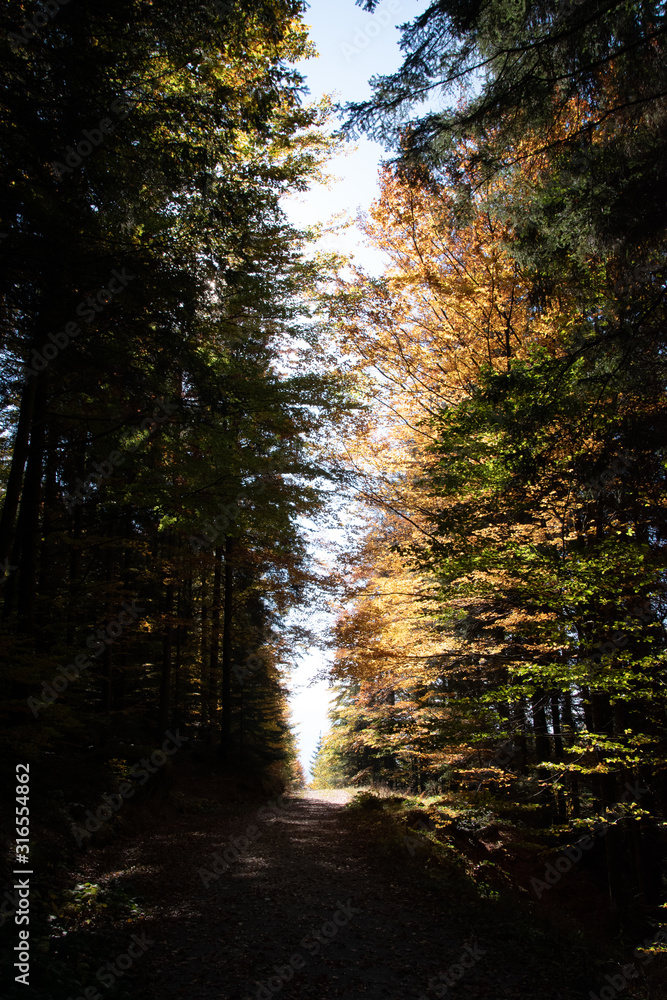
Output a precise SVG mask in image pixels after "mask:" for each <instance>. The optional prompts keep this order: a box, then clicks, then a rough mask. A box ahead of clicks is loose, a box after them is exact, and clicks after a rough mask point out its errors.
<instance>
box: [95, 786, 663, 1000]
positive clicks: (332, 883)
mask: <svg viewBox="0 0 667 1000" xmlns="http://www.w3.org/2000/svg"><path fill="white" fill-rule="evenodd" d="M349 797H350V796H349V793H347V792H344V791H336V792H314V791H308V792H302V793H296V794H294V795H289V796H283V797H281V798H278V799H277V800H276V799H275V798H273V799H272V800H269V797H268V795H267V797H266V800H265V802H264V804H263V805H262V804H260V803H254V804H253V805H252V806H249V805H248V804H247V803H245V804H242V805H241V807H240V808H238V809H237V810H236V811H235V813H234V815H233V816H232V817H231V818H230V817H229V816H225V817H221V816H220V815H218V814H216V813H213V812H208V813H207V812H206V811H205V810H202V811H201V812H190V811H187V812H185V813H184V814H178V815H174V816H173V817H172V818H171V819H169V821H168V822H164V823H161V824H160V825H156V826H155V828H154V829H152V830H150V831H148V832H146V834H145V835H143V836H141V837H136V836H135V837H132V838H118V839H115V840H114V841H113V842H111V843H109V844H107V845H106V846H102V847H100V848H96V849H94V850H92V851H90V852H89V853H88V854H87V855H86V862H85V873H84V874H85V877H86V878H88V879H90V880H91V881H92V880H96V881H97V882H98V883H104V881H105V880H107V881H108V880H109V879H110V878H113V879H114V880H115V882H116V884H117V885H121V886H123V885H125V886H127V887H128V889H129V891H131V892H132V893H133V894H134V896H135V898H137V899H138V900H140V906H141V916H140V918H139V919H138V920H135V921H134V922H133V923H128V924H127V926H126V927H119V928H118V927H117V928H116V932H117V936H116V935H115V936H114V938H115V939H113V940H112V939H108V947H109V948H110V949H111V951H112V953H114V954H115V950H114V949H118V953H119V954H121V953H123V952H125V951H126V950H127V949H126V945H127V946H128V947H129V945H130V944H132V934H134V936H135V937H134V941H135V944H134V954H135V955H136V957H135V958H133V959H132V962H131V968H129V969H128V972H127V974H125V973H120V972H119V968H118V964H119V963H112V965H111V966H110V968H115V970H116V972H118V973H119V976H120V977H122V979H121V978H119V979H117V980H115V981H114V982H113V988H112V989H111V993H107V992H106V989H102V990H101V995H102V996H103V997H105V998H106V997H110V996H111V995H112V994H113V992H114V990H117V989H118V988H119V987H122V990H123V991H125V990H129V994H130V995H131V996H136V997H137V998H138V997H142V998H146V1000H176V998H178V1000H181V998H188V1000H267V998H269V997H274V996H277V997H278V998H279V1000H296V998H297V997H298V998H300V1000H357V998H365V1000H434V998H436V997H443V996H448V997H455V998H461V1000H473V998H475V1000H506V998H507V1000H509V998H511V1000H514V998H517V1000H518V998H521V1000H591V995H592V996H593V997H598V996H599V995H600V991H603V992H602V1000H611V998H612V996H616V995H619V994H622V995H623V996H624V997H625V998H628V1000H629V998H631V997H637V998H639V997H641V998H653V997H655V998H656V1000H658V998H660V997H663V998H664V996H665V994H664V993H663V992H662V989H664V987H663V988H662V989H660V990H658V991H655V988H654V987H651V985H650V983H649V981H648V980H647V979H646V978H645V976H644V975H643V973H642V974H641V977H636V978H635V977H634V976H633V977H632V982H631V981H630V980H629V979H626V977H625V975H624V974H623V973H622V972H621V971H620V966H619V965H618V964H617V965H615V966H612V965H609V964H607V965H603V964H602V963H599V962H598V960H597V959H595V958H593V957H591V955H587V953H586V947H585V945H582V942H581V938H580V935H579V936H575V937H568V931H567V929H564V928H562V927H560V926H559V925H558V924H553V925H551V926H550V927H549V928H547V929H546V930H545V928H544V926H542V927H540V926H538V924H539V922H538V921H534V920H532V919H531V918H530V914H529V912H528V911H526V912H523V910H524V909H525V908H524V906H523V904H522V903H521V902H520V901H517V900H516V899H514V901H513V900H512V899H511V898H510V899H506V898H505V899H503V898H501V899H499V898H497V895H496V894H493V893H491V894H489V895H488V896H487V897H486V898H484V897H483V896H480V895H479V894H478V893H477V894H475V893H471V892H470V891H469V888H466V887H465V886H464V884H463V883H462V882H460V881H457V880H456V879H455V878H451V877H450V875H447V874H444V875H443V873H442V872H430V871H429V869H428V866H425V865H424V863H423V861H420V860H419V858H415V857H411V853H410V852H409V851H408V850H406V849H405V845H404V844H402V843H401V842H400V840H398V841H397V842H396V843H393V844H389V843H388V842H387V841H386V839H385V840H383V839H382V836H380V839H379V840H378V839H377V836H376V834H373V835H372V836H371V835H370V834H369V827H368V825H367V824H365V823H364V822H359V821H358V818H357V819H355V814H354V811H351V810H349V809H346V808H344V806H345V803H346V801H347V800H348V798H349ZM216 856H217V858H216ZM216 865H217V868H218V871H217V872H216V871H215V868H216ZM125 938H127V942H125V940H124V939H125ZM126 963H127V959H126V960H125V962H123V963H120V964H126ZM626 971H627V968H626ZM605 976H611V977H612V979H606V978H605ZM614 976H615V977H616V978H615V979H614V978H613V977H614ZM98 978H99V976H98ZM110 978H111V979H112V980H113V979H114V975H113V973H110ZM610 983H613V984H614V985H610ZM104 985H105V987H107V986H111V984H110V983H108V982H107V983H104ZM605 990H606V992H604V991H605ZM125 995H127V994H125Z"/></svg>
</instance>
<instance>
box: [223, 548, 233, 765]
mask: <svg viewBox="0 0 667 1000" xmlns="http://www.w3.org/2000/svg"><path fill="white" fill-rule="evenodd" d="M233 549H234V539H233V538H232V537H231V536H230V535H228V536H227V539H226V541H225V608H224V618H223V624H222V725H221V728H220V740H221V742H220V755H221V757H222V759H223V761H227V760H229V755H230V738H231V726H232V620H233V610H232V601H233V598H234V572H233V567H232V561H231V556H232V552H233Z"/></svg>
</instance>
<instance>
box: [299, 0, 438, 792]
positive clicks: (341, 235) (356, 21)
mask: <svg viewBox="0 0 667 1000" xmlns="http://www.w3.org/2000/svg"><path fill="white" fill-rule="evenodd" d="M426 6H427V3H426V2H425V0H383V2H382V3H380V4H379V5H378V7H377V9H376V11H375V13H374V14H369V13H367V12H366V11H363V10H362V9H361V8H360V7H357V6H355V4H354V0H312V2H311V4H310V8H309V10H308V11H307V12H306V15H305V18H304V20H305V22H306V24H308V25H310V37H311V40H312V41H313V42H314V43H315V46H316V48H317V51H318V52H319V58H316V59H307V60H304V61H303V62H302V63H300V64H299V66H298V68H299V69H300V70H301V72H302V73H303V75H304V76H305V78H306V83H307V85H308V87H309V88H310V98H311V99H313V100H319V99H320V98H321V97H322V96H323V95H325V94H326V95H329V96H331V97H332V98H333V100H334V101H340V102H341V103H343V102H345V101H361V100H364V99H366V98H368V97H370V95H371V87H370V85H369V83H368V81H369V79H370V77H371V76H373V75H375V74H387V73H392V72H394V71H395V70H396V69H398V68H399V66H400V65H401V62H402V54H401V51H400V49H399V46H398V41H399V38H400V32H399V31H398V30H397V25H400V24H402V23H404V22H406V21H410V20H412V19H413V18H414V17H416V16H417V15H418V14H419V13H421V11H422V10H424V9H425V8H426ZM387 155H388V154H387V152H386V151H385V150H384V149H383V147H382V146H380V145H379V144H378V143H375V142H371V141H370V140H368V139H365V138H361V139H358V140H357V141H356V142H354V143H350V146H349V148H348V150H347V151H345V152H344V153H343V154H342V155H339V156H337V157H334V158H333V159H332V160H331V161H330V162H329V164H328V165H327V173H329V174H333V175H334V176H335V177H337V178H338V180H336V181H333V182H331V183H330V184H329V185H328V186H327V185H322V184H317V185H314V186H313V187H312V189H311V190H310V191H308V192H306V193H300V192H296V193H295V194H292V195H290V196H288V197H285V198H284V199H283V202H282V204H283V207H284V209H285V211H286V212H287V214H288V217H289V220H290V222H292V224H293V225H295V226H298V227H303V226H308V225H313V224H315V223H319V224H323V225H325V224H328V223H330V221H331V220H332V218H333V217H334V216H336V217H338V218H339V219H346V220H348V221H349V222H351V223H352V225H350V227H349V228H347V229H345V230H344V231H342V232H338V233H334V234H331V235H328V236H325V237H324V238H323V240H322V243H321V248H322V249H326V250H335V251H338V252H340V253H343V254H347V255H353V257H354V263H355V264H357V265H360V266H361V267H363V268H365V270H367V271H368V272H369V273H371V274H373V275H379V274H381V273H382V271H383V269H384V266H385V258H384V255H383V254H382V253H381V252H380V251H379V250H376V249H373V248H371V247H368V246H365V245H364V242H363V241H364V237H363V234H362V233H361V231H360V230H359V229H358V228H357V227H356V225H354V219H355V218H356V215H357V213H358V211H360V210H361V211H367V210H368V209H369V208H370V205H371V202H372V201H373V200H374V199H376V198H377V197H378V195H379V187H378V167H379V164H380V161H381V160H382V159H383V158H385V157H387ZM337 534H338V535H339V539H340V541H341V542H342V541H343V539H344V536H345V531H344V529H342V528H341V529H340V530H339V531H338V532H337ZM315 554H316V556H322V554H323V553H322V552H319V551H317V550H316V552H315ZM333 621H334V616H333V615H331V616H329V615H322V613H321V612H319V611H318V612H315V613H314V614H313V619H312V620H311V626H312V627H314V628H315V627H316V628H317V630H318V631H319V632H320V633H322V632H325V631H329V629H330V628H331V626H332V624H333ZM329 655H330V654H327V653H324V652H322V651H321V650H318V649H314V650H312V651H309V652H308V653H306V654H304V655H303V656H302V657H301V658H300V660H299V663H298V664H297V665H296V666H295V667H294V669H293V671H292V673H291V675H290V678H289V682H288V683H289V688H290V692H291V693H290V698H289V701H290V708H291V714H292V722H293V724H294V725H295V729H296V734H297V738H298V742H299V759H300V761H301V764H302V766H303V769H304V772H305V774H306V779H307V780H309V779H310V764H311V761H312V757H313V754H314V752H315V747H316V746H317V741H318V739H319V737H320V734H321V735H324V734H325V733H326V732H327V731H328V730H329V719H328V711H329V704H330V701H331V698H332V692H331V690H330V689H329V688H328V685H327V682H326V681H315V682H313V678H315V677H316V675H317V674H318V672H319V671H321V670H322V669H323V667H324V666H325V665H326V663H327V661H328V657H329Z"/></svg>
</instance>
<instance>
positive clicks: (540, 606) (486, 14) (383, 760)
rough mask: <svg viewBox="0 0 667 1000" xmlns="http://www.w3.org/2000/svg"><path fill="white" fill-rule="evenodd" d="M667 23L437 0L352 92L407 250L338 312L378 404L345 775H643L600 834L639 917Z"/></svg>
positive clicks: (588, 795) (652, 773) (348, 617)
mask: <svg viewBox="0 0 667 1000" xmlns="http://www.w3.org/2000/svg"><path fill="white" fill-rule="evenodd" d="M366 6H367V7H368V8H369V9H372V7H373V6H374V4H372V3H369V4H366ZM664 17H665V15H664V12H663V9H662V5H658V4H644V3H632V4H620V3H618V4H617V3H604V4H603V3H600V4H575V5H572V4H550V3H546V4H534V3H526V4H523V3H521V4H514V3H510V2H499V3H495V2H490V3H483V4H474V5H470V4H459V3H444V4H442V3H438V4H433V5H432V6H431V7H430V8H428V10H427V11H425V12H424V13H423V14H422V15H420V16H419V17H417V18H416V19H415V20H414V22H413V23H412V24H411V25H408V26H407V27H406V28H405V30H404V39H403V41H404V52H405V60H404V63H403V66H402V67H401V68H400V70H399V71H397V73H395V74H394V75H393V76H391V77H385V78H380V79H376V80H375V81H374V89H375V93H374V95H373V97H372V98H371V99H370V100H369V101H367V102H366V103H365V104H363V105H357V106H353V107H352V108H351V109H350V123H351V125H352V126H354V127H356V128H359V127H362V128H365V129H366V130H367V131H368V132H369V133H370V134H371V135H374V136H375V137H381V138H384V139H385V140H386V141H388V142H392V143H393V144H394V151H395V158H394V161H393V163H392V164H391V165H388V166H387V167H386V168H385V171H384V175H383V183H382V191H381V196H380V199H379V201H378V202H377V204H376V205H375V206H374V208H373V210H372V212H371V216H370V219H369V221H368V222H367V227H366V228H367V232H368V233H369V234H370V235H371V237H372V238H373V240H374V242H375V243H376V245H377V246H379V247H381V248H382V249H383V250H384V252H385V253H386V254H388V256H389V264H388V267H387V270H386V272H385V274H384V276H383V277H382V278H381V279H379V280H372V281H371V280H369V279H368V278H366V277H365V276H364V275H362V274H359V275H357V277H356V279H355V280H354V281H352V282H351V283H348V285H342V286H341V288H340V292H339V295H338V298H337V300H336V302H335V303H334V304H333V309H334V311H335V313H336V316H337V319H338V325H339V337H340V343H341V351H342V352H344V354H345V356H346V358H347V362H346V363H347V364H348V366H349V368H350V370H352V371H354V372H355V374H356V377H357V379H358V384H359V385H360V387H363V391H364V393H365V395H366V398H367V399H369V400H372V402H373V410H372V415H370V416H368V417H367V427H366V428H362V429H361V431H360V433H359V435H358V441H357V439H351V441H350V452H351V454H352V455H353V456H354V464H355V472H356V475H357V482H358V488H359V494H360V495H361V496H362V497H363V498H364V500H365V501H366V503H367V504H368V505H370V506H371V508H372V509H373V510H374V511H375V513H374V514H371V515H370V518H369V519H375V522H376V523H375V525H374V526H373V528H371V529H369V531H368V534H367V536H366V543H365V545H362V546H360V548H359V552H358V554H357V555H356V557H355V559H356V563H355V559H352V560H351V566H350V574H349V577H350V582H351V587H353V588H355V587H356V591H355V590H354V589H352V590H351V592H350V604H349V605H348V608H347V609H346V611H345V613H344V614H343V615H341V617H340V620H339V625H338V646H339V655H338V660H337V664H338V666H337V668H336V676H337V678H338V680H339V683H340V684H341V685H342V690H343V691H344V692H345V697H347V698H349V699H351V705H350V706H348V707H347V708H346V709H345V714H344V715H342V714H341V715H339V725H338V728H337V729H336V728H334V733H336V741H337V747H338V748H339V750H340V751H341V753H342V758H343V766H344V767H346V768H347V769H348V773H351V774H353V773H354V771H355V769H356V771H357V773H358V774H364V775H366V776H371V777H372V778H377V777H378V776H379V773H380V772H382V775H383V777H384V778H386V777H387V776H388V775H392V776H393V778H394V780H396V781H398V782H400V783H402V784H403V785H409V786H412V787H418V788H423V787H424V786H425V785H426V784H427V783H428V782H431V783H434V784H436V785H437V784H442V782H443V781H444V782H449V784H450V785H452V784H453V785H454V786H456V783H457V782H459V783H460V782H461V781H464V780H466V779H468V778H470V775H471V769H472V770H474V769H475V768H476V769H477V773H478V775H479V780H478V784H479V782H484V781H493V780H494V774H495V775H496V777H497V779H498V781H501V782H502V780H504V779H503V777H502V776H503V772H505V771H508V770H509V772H510V773H511V774H514V775H517V774H519V773H522V774H524V775H530V776H532V780H534V781H536V782H537V783H538V788H539V787H541V788H542V793H541V794H542V796H543V797H546V798H548V799H549V800H550V801H551V802H552V804H553V809H554V815H555V816H557V817H559V818H561V819H563V818H565V817H566V816H571V817H576V816H578V815H579V814H580V812H581V810H582V809H584V810H590V808H591V807H592V808H593V810H594V811H595V810H597V811H600V812H602V813H604V811H605V810H607V809H609V808H611V807H612V806H613V805H614V803H616V802H618V801H620V799H621V796H622V794H623V790H624V788H625V787H626V783H627V782H631V781H637V780H639V781H641V782H643V783H644V785H645V786H646V787H647V788H648V789H649V790H650V791H649V793H646V795H645V797H644V798H643V799H642V802H641V806H639V807H638V808H639V812H637V814H636V815H637V821H636V822H634V823H633V822H629V821H628V822H623V823H621V824H619V825H618V827H617V828H615V830H614V832H613V835H612V839H611V840H610V842H609V843H610V845H611V846H610V847H609V851H610V852H613V853H614V857H615V858H616V859H617V862H618V859H619V858H621V857H624V858H625V859H626V861H627V864H626V865H625V867H623V866H620V867H618V866H617V862H615V863H614V865H612V866H611V868H610V875H609V878H610V885H609V889H610V893H611V895H612V896H613V898H614V899H615V900H617V902H620V903H622V904H623V905H625V904H626V903H627V902H628V900H629V899H630V897H631V896H633V894H636V893H639V894H643V897H642V898H644V899H645V900H653V901H655V887H654V886H653V887H652V878H653V875H652V874H651V873H654V872H655V855H654V852H653V844H654V836H655V830H654V819H652V818H651V817H656V816H659V815H661V814H662V812H663V810H664V806H665V800H666V797H667V789H666V787H665V778H666V776H667V772H666V771H665V766H664V759H665V743H664V730H665V721H666V719H667V705H666V704H665V699H664V694H663V690H664V680H665V677H664V670H665V650H666V648H667V632H666V630H665V618H666V616H667V604H666V603H665V593H666V585H667V574H666V570H667V566H666V562H665V539H666V538H667V524H666V521H665V513H666V510H665V503H664V492H665V465H664V457H665V446H666V444H667V441H666V439H665V432H664V430H665V427H666V426H667V423H666V422H665V412H664V408H665V385H666V382H667V379H666V376H667V371H666V369H665V364H664V356H665V340H664V328H665V318H666V317H665V313H664V308H665V290H666V285H665V271H664V266H663V261H662V258H663V257H664V248H665V235H666V233H665V215H664V211H663V208H662V207H659V206H657V205H656V204H654V200H653V192H654V191H655V190H656V185H662V184H663V183H664V178H663V176H662V174H663V172H664V132H665V129H664V126H665V121H666V119H665V105H664V99H663V91H664V78H665V66H666V60H665V51H664V37H665V20H664ZM473 79H475V81H476V89H473V90H471V91H468V92H466V91H465V89H464V87H465V84H466V83H470V82H472V81H473ZM459 88H463V89H459ZM457 91H458V100H457V101H456V102H454V101H452V103H451V105H450V106H449V107H448V109H447V110H445V111H442V112H440V111H438V112H435V111H428V112H426V113H421V112H420V116H419V117H416V118H414V119H412V120H411V119H410V117H409V115H410V112H411V109H412V108H413V107H415V106H416V102H417V100H418V99H419V98H420V97H422V96H424V95H425V94H431V95H436V94H438V95H441V96H442V95H444V96H451V95H453V94H454V93H455V92H457ZM643 191H645V192H646V197H644V195H643V194H642V192H643ZM380 414H382V415H380ZM355 581H357V582H355ZM406 581H409V582H408V583H407V585H406ZM401 594H405V595H406V596H399V595H401ZM385 595H387V596H385ZM389 595H392V596H391V597H390V596H389ZM394 595H395V596H394ZM422 651H423V653H424V656H423V659H422V660H421V665H420V667H416V666H415V667H412V668H409V667H408V664H409V663H410V657H411V656H413V657H414V662H415V664H416V663H417V662H418V657H419V655H420V654H421V653H422ZM427 654H428V655H427ZM367 754H370V760H369V759H368V757H367V756H365V755H367ZM501 760H502V763H499V762H500V761H501ZM357 765H358V766H357ZM642 809H643V810H646V812H645V813H644V814H643V818H642V812H641V810H642ZM621 868H622V869H623V870H622V871H621Z"/></svg>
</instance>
